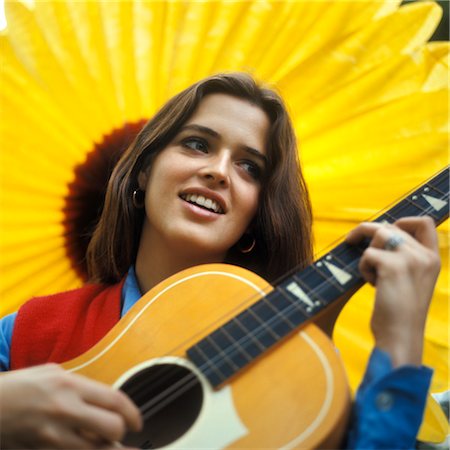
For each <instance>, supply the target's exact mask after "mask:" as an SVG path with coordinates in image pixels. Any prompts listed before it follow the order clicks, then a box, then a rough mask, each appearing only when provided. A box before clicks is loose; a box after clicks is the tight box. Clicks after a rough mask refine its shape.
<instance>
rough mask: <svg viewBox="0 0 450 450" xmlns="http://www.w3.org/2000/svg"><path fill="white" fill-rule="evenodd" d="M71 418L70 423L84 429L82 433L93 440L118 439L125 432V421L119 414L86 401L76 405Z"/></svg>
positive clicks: (109, 440) (107, 440)
mask: <svg viewBox="0 0 450 450" xmlns="http://www.w3.org/2000/svg"><path fill="white" fill-rule="evenodd" d="M72 420H73V421H72V424H75V425H76V427H77V428H79V429H82V430H84V435H85V436H89V437H90V439H91V441H94V442H113V441H120V440H121V439H122V438H123V437H124V435H125V432H126V426H125V421H124V419H123V417H122V416H121V415H120V414H118V413H116V412H113V411H110V410H107V409H103V408H99V407H97V406H93V405H90V404H87V403H84V404H83V403H82V404H80V405H79V406H78V407H77V411H76V416H74V417H72Z"/></svg>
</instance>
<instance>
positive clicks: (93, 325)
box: [10, 281, 124, 369]
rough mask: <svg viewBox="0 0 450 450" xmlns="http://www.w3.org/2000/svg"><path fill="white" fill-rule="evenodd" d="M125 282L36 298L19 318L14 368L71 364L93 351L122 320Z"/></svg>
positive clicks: (12, 355)
mask: <svg viewBox="0 0 450 450" xmlns="http://www.w3.org/2000/svg"><path fill="white" fill-rule="evenodd" d="M123 283H124V281H122V282H120V283H118V284H115V285H112V286H106V285H101V284H88V285H86V286H84V287H82V288H80V289H76V290H73V291H69V292H63V293H60V294H55V295H50V296H46V297H37V298H33V299H31V300H30V301H28V302H27V303H25V304H24V305H23V306H22V307H21V308H20V309H19V312H18V314H17V317H16V320H15V323H14V331H13V335H12V341H11V353H10V368H11V369H20V368H23V367H29V366H34V365H37V364H43V363H46V362H57V363H62V362H64V361H69V360H71V359H73V358H75V357H77V356H79V355H81V354H83V353H84V352H86V351H87V350H88V349H89V348H91V347H92V346H93V345H94V344H95V343H97V342H98V341H99V340H100V339H101V338H102V337H103V336H104V335H105V334H106V333H107V332H108V331H109V330H110V329H111V328H112V327H113V326H114V325H115V324H116V323H117V322H118V321H119V319H120V308H121V294H122V286H123Z"/></svg>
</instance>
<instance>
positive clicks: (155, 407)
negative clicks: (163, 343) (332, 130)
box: [141, 194, 448, 419]
mask: <svg viewBox="0 0 450 450" xmlns="http://www.w3.org/2000/svg"><path fill="white" fill-rule="evenodd" d="M444 198H448V194H446V195H445V196H444ZM420 209H421V210H422V213H423V214H422V215H426V214H427V213H428V212H430V210H431V209H434V208H432V207H431V206H429V207H427V208H426V209H423V208H420ZM358 259H359V258H356V259H355V260H354V261H352V263H355V262H356V261H357V260H358ZM352 263H350V264H352ZM350 264H349V265H347V264H346V265H345V266H344V267H345V268H347V267H350ZM327 281H328V280H323V281H322V282H321V283H320V284H319V286H317V287H316V288H313V289H312V290H311V291H314V290H316V291H320V290H321V287H322V286H323V285H325V284H327ZM263 300H264V298H263ZM293 308H294V306H293V305H290V306H289V307H288V308H287V310H289V311H285V314H288V315H289V314H291V313H292V312H294V313H295V311H292V309H293ZM280 317H281V315H280V313H278V312H277V313H275V314H274V316H272V317H271V318H270V319H269V320H268V321H266V322H265V323H264V322H263V323H261V324H260V325H258V326H257V327H256V328H255V329H254V330H253V335H254V336H255V337H258V335H261V334H262V333H264V332H265V331H266V330H265V329H264V327H265V328H268V327H269V325H272V322H276V321H277V320H280ZM233 320H234V319H233ZM281 320H284V319H281ZM284 321H285V320H284ZM294 329H295V328H294ZM251 333H252V332H250V333H249V334H251ZM249 339H250V338H249V337H248V336H244V337H243V338H240V339H239V340H237V341H235V342H232V343H231V345H228V347H226V348H224V349H223V350H222V353H224V354H225V355H226V357H227V358H228V357H230V355H231V357H232V356H234V355H236V354H239V353H238V352H240V351H241V350H240V349H239V347H245V346H247V344H248V341H249ZM216 360H218V361H219V362H221V361H223V360H224V358H223V357H222V356H221V355H220V354H216V355H215V356H214V357H213V358H208V361H207V362H206V363H205V364H203V365H202V366H200V367H199V369H200V371H201V372H203V373H204V374H206V373H207V371H208V370H209V371H210V370H211V369H208V367H207V366H213V365H217V361H216ZM168 371H169V370H168ZM160 379H161V380H163V377H162V376H161V377H160ZM225 379H226V378H225ZM223 381H225V380H223ZM197 383H198V380H197V378H196V376H195V375H194V374H192V373H190V374H189V375H186V376H184V377H183V378H181V379H180V380H178V381H177V382H176V383H175V384H174V385H171V386H170V387H169V388H167V389H165V391H162V392H161V393H160V394H158V395H157V396H155V397H154V398H153V399H152V400H150V401H147V402H146V403H144V404H143V405H142V407H141V409H142V411H143V415H144V418H145V419H146V418H148V417H150V416H151V415H154V414H155V413H156V412H158V411H159V410H160V409H161V408H163V407H164V406H166V405H167V404H168V403H170V402H172V401H173V400H174V399H175V398H177V397H179V396H180V395H182V394H183V393H184V392H186V391H187V390H188V389H190V388H191V387H192V386H194V385H196V384H197ZM183 384H184V385H183ZM154 386H155V385H152V388H154ZM173 391H175V393H173ZM141 393H142V392H141ZM147 393H148V390H147ZM161 399H162V401H160V400H161ZM158 402H159V404H158Z"/></svg>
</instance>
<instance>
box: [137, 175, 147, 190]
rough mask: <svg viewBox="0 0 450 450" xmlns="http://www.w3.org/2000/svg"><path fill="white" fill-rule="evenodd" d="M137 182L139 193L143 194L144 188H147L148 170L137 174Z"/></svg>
mask: <svg viewBox="0 0 450 450" xmlns="http://www.w3.org/2000/svg"><path fill="white" fill-rule="evenodd" d="M137 181H138V185H139V189H140V190H141V191H144V192H145V190H146V187H147V181H148V170H141V171H140V172H139V175H138V178H137Z"/></svg>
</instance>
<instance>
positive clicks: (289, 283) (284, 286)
mask: <svg viewBox="0 0 450 450" xmlns="http://www.w3.org/2000/svg"><path fill="white" fill-rule="evenodd" d="M278 289H279V290H280V291H281V292H282V293H283V295H284V296H285V297H287V298H288V299H289V300H290V301H291V302H293V303H295V304H296V305H297V309H299V310H300V311H299V313H300V314H302V315H303V316H304V317H305V318H308V319H309V318H310V317H312V315H313V314H314V313H315V312H317V311H318V310H319V309H321V306H322V302H320V301H319V300H317V299H316V298H314V297H312V296H311V295H310V292H309V291H310V289H309V288H307V289H305V288H304V287H303V286H302V285H301V284H300V283H299V280H297V278H296V277H295V276H293V277H290V278H289V279H288V280H286V281H284V282H282V283H280V284H279V286H278ZM299 319H300V320H302V317H301V316H300V317H299Z"/></svg>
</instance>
